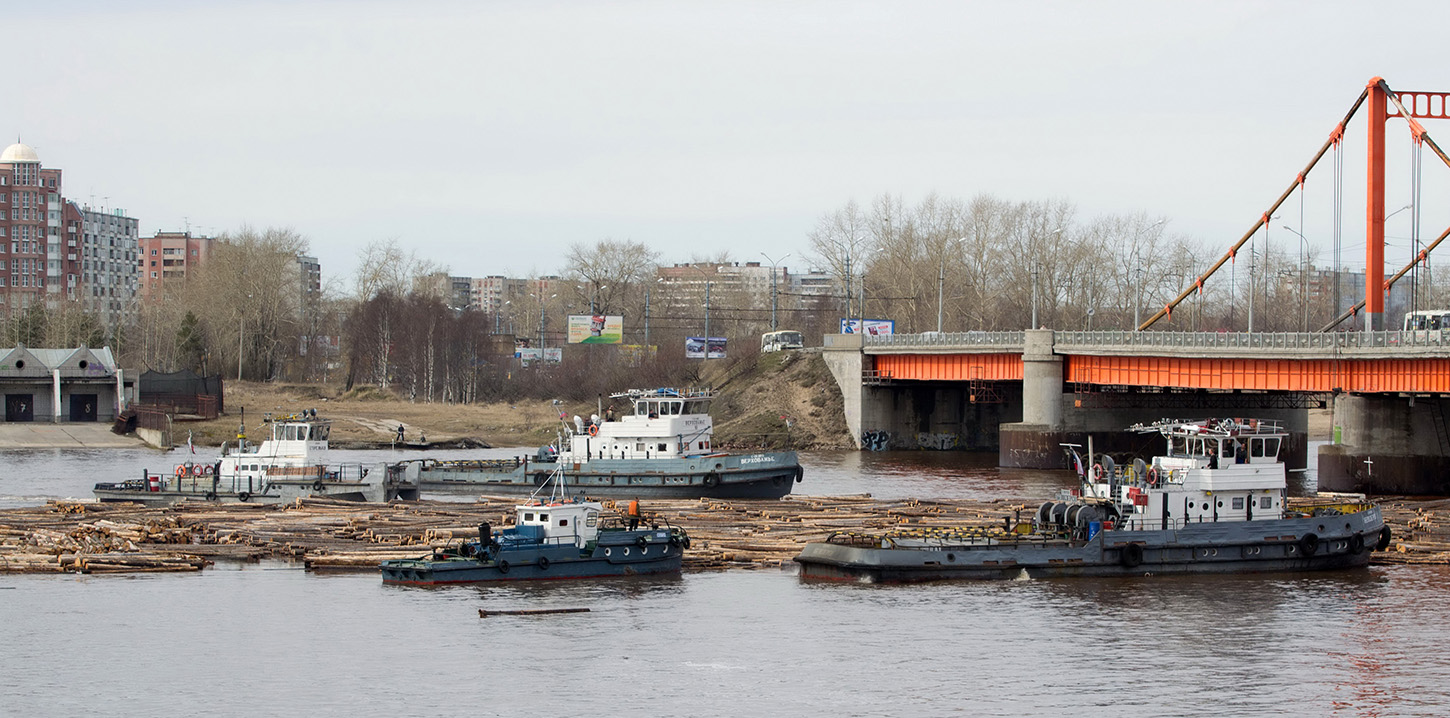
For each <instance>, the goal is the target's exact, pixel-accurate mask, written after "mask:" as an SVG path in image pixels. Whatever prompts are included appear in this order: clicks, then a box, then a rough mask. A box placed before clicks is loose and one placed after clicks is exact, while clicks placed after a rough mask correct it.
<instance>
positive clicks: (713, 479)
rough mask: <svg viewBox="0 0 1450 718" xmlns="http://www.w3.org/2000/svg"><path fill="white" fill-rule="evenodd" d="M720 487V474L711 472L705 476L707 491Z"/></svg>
mask: <svg viewBox="0 0 1450 718" xmlns="http://www.w3.org/2000/svg"><path fill="white" fill-rule="evenodd" d="M719 485H720V475H719V474H717V473H715V472H713V471H711V472H710V473H708V474H705V488H707V489H713V488H715V487H716V486H719Z"/></svg>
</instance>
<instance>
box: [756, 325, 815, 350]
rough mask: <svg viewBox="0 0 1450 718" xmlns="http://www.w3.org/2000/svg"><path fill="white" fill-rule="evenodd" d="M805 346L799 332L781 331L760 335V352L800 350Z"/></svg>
mask: <svg viewBox="0 0 1450 718" xmlns="http://www.w3.org/2000/svg"><path fill="white" fill-rule="evenodd" d="M804 346H805V339H804V337H802V336H801V333H800V332H797V331H790V330H782V331H778V332H766V333H764V334H761V335H760V351H761V353H764V352H778V351H782V350H784V349H800V348H801V347H804Z"/></svg>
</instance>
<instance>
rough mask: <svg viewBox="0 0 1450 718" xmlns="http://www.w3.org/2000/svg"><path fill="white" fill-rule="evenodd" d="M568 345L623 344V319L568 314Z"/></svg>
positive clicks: (601, 315) (600, 315)
mask: <svg viewBox="0 0 1450 718" xmlns="http://www.w3.org/2000/svg"><path fill="white" fill-rule="evenodd" d="M569 343H570V344H623V343H624V317H616V316H605V315H603V314H570V315H569Z"/></svg>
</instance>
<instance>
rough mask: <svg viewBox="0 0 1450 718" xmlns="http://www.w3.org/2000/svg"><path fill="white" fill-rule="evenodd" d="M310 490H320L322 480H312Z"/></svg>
mask: <svg viewBox="0 0 1450 718" xmlns="http://www.w3.org/2000/svg"><path fill="white" fill-rule="evenodd" d="M312 490H313V491H318V492H320V491H322V481H321V480H320V479H319V480H317V481H314V482H312Z"/></svg>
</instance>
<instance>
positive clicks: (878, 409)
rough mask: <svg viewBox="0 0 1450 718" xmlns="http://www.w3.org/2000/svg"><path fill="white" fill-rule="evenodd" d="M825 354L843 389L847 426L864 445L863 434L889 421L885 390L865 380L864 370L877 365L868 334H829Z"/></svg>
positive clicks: (827, 364)
mask: <svg viewBox="0 0 1450 718" xmlns="http://www.w3.org/2000/svg"><path fill="white" fill-rule="evenodd" d="M825 338H826V344H825V347H824V348H823V349H822V352H821V356H822V358H823V359H825V362H826V368H827V369H830V370H831V376H832V377H835V379H836V385H837V386H838V387H840V389H841V399H842V401H843V403H844V413H845V415H846V429H847V430H848V431H850V432H851V440H852V441H854V442H855V443H856V448H858V449H860V448H862V444H861V442H862V434H863V433H864V432H866V431H873V432H874V431H877V430H879V429H881V428H883V427H884V426H885V424H886V418H885V414H887V413H888V412H887V411H886V409H885V408H884V406H883V405H884V404H885V402H886V400H885V399H883V390H882V389H880V388H878V387H874V386H865V385H864V384H863V383H862V372H863V371H864V370H867V369H871V368H873V362H872V361H871V358H870V357H868V356H867V355H866V352H865V337H864V336H863V335H860V334H836V335H832V334H827V335H826V337H825Z"/></svg>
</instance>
